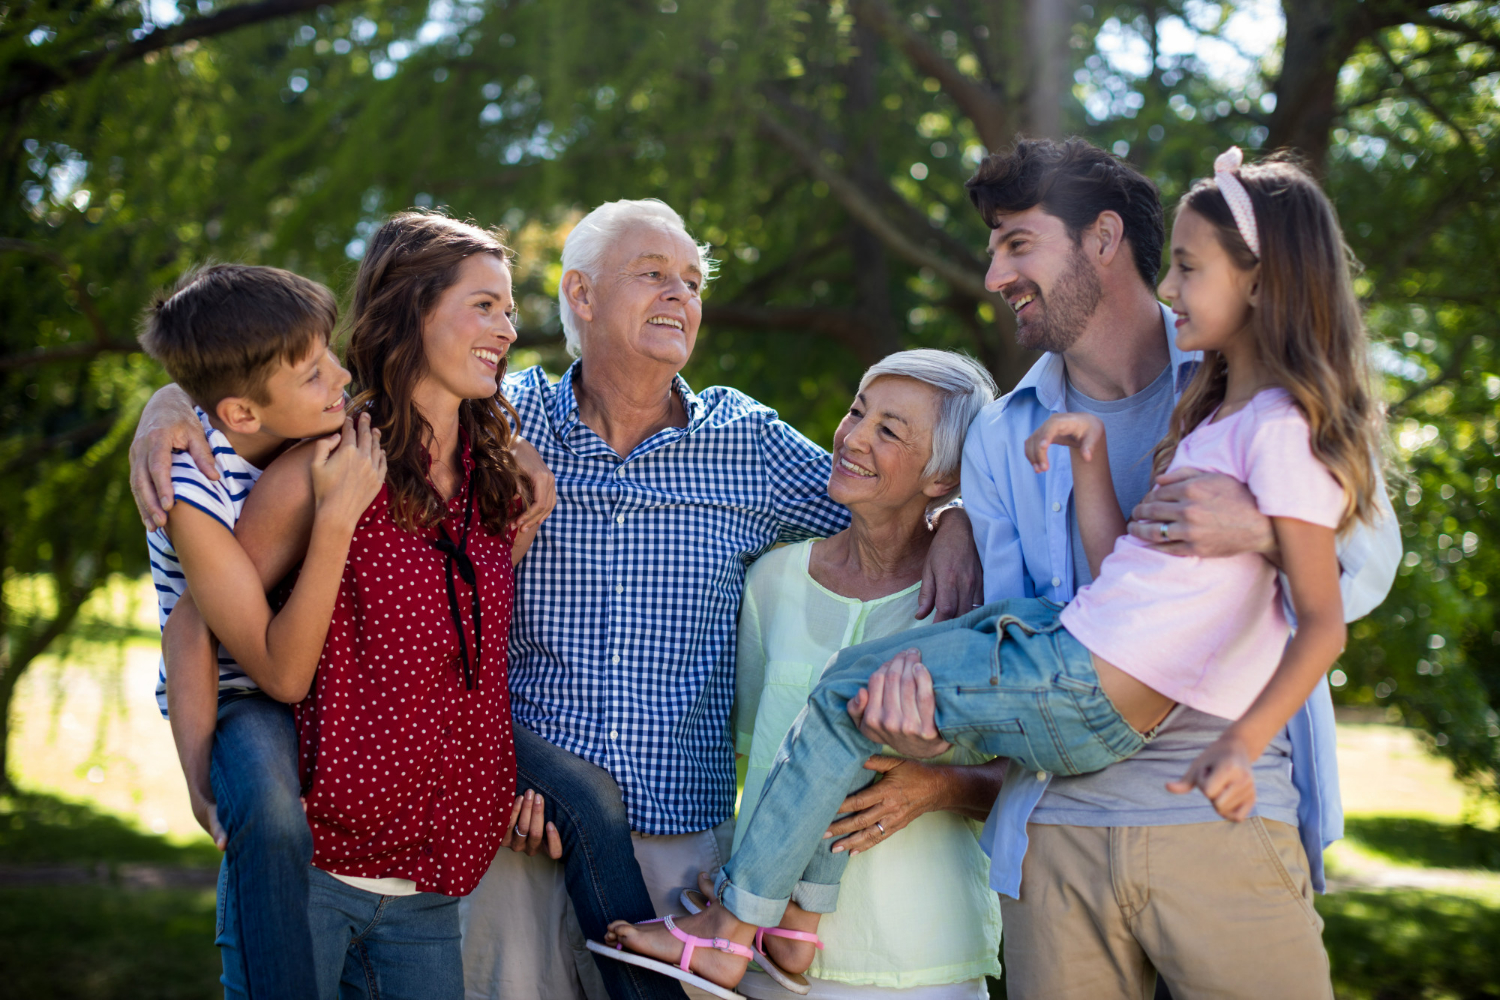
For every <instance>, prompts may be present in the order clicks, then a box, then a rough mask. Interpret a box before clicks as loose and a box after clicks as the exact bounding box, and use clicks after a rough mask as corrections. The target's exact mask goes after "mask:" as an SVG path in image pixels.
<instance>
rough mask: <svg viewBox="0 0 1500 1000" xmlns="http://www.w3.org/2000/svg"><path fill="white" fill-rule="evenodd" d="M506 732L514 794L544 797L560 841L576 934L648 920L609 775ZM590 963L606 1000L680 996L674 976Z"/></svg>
mask: <svg viewBox="0 0 1500 1000" xmlns="http://www.w3.org/2000/svg"><path fill="white" fill-rule="evenodd" d="M511 730H512V732H513V733H514V734H515V741H516V793H517V794H523V793H524V792H525V791H526V790H527V789H528V788H531V789H535V790H536V791H537V793H538V794H540V795H541V796H542V797H543V798H545V799H546V807H545V808H546V814H547V819H548V821H549V822H551V823H554V824H555V825H556V826H557V832H558V836H559V837H560V838H561V840H562V845H563V857H562V861H563V871H564V878H565V880H566V882H567V886H568V897H569V898H570V899H571V900H572V901H573V909H574V911H575V912H576V913H577V914H578V925H579V927H581V928H582V929H583V936H584V937H586V938H590V939H592V940H595V941H602V940H604V932H605V930H606V929H607V928H608V927H609V925H610V923H611V922H612V921H615V920H628V921H630V922H631V923H639V922H641V921H643V920H651V919H652V918H654V917H655V916H656V911H655V908H654V907H653V906H652V905H651V894H650V893H649V892H648V891H647V889H646V882H645V880H644V879H643V878H642V877H641V868H640V865H639V864H637V863H636V860H635V845H634V844H633V843H632V841H631V839H630V821H629V819H628V818H627V817H626V815H625V800H624V797H623V796H622V795H621V794H620V786H619V785H617V784H615V779H614V778H612V777H610V774H609V772H608V771H606V770H604V769H603V768H601V767H597V766H595V765H594V764H591V763H589V762H588V761H586V760H584V759H583V758H582V757H579V756H578V755H577V754H572V753H569V752H568V751H566V750H563V749H562V748H560V747H556V746H553V745H552V744H551V743H548V742H547V741H546V740H544V739H542V738H541V737H540V736H538V735H536V734H535V733H533V732H531V731H530V730H529V729H526V728H525V727H523V726H520V725H514V724H513V725H512V726H511ZM501 850H502V851H503V850H507V848H503V847H502V848H501ZM594 964H595V965H597V966H598V968H599V974H600V976H601V977H602V978H603V980H604V987H605V989H607V990H608V991H609V995H610V997H611V998H612V1000H685V997H686V994H685V993H683V991H682V987H681V986H680V985H679V984H678V982H677V980H675V979H669V978H668V977H666V976H662V975H658V974H657V973H654V972H649V971H647V970H645V969H641V968H638V967H636V966H634V965H627V964H625V963H624V962H615V961H611V960H609V959H604V960H602V961H601V960H599V959H597V958H596V959H595V962H594Z"/></svg>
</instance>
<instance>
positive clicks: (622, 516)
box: [615, 514, 625, 524]
mask: <svg viewBox="0 0 1500 1000" xmlns="http://www.w3.org/2000/svg"><path fill="white" fill-rule="evenodd" d="M615 520H616V521H617V522H619V523H620V524H624V523H625V515H624V514H621V515H620V516H619V517H617V518H615Z"/></svg>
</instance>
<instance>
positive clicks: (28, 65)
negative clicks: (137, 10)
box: [0, 0, 340, 108]
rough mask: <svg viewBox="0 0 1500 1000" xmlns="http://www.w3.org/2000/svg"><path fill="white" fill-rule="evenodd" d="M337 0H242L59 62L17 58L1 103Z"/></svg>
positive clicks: (0, 106)
mask: <svg viewBox="0 0 1500 1000" xmlns="http://www.w3.org/2000/svg"><path fill="white" fill-rule="evenodd" d="M338 2H340V0H260V2H259V3H246V4H240V5H238V6H235V7H228V8H225V9H224V10H221V11H218V12H217V13H214V14H210V15H209V16H207V17H195V18H190V19H188V20H186V21H183V22H181V23H180V24H174V25H171V26H170V27H166V28H157V29H156V30H154V31H152V32H150V33H149V34H147V35H144V36H143V37H141V38H138V39H136V40H134V41H132V42H121V41H120V40H119V39H110V40H109V41H107V42H105V43H104V48H103V49H100V50H97V51H94V52H82V53H79V54H78V55H74V56H70V57H68V58H66V59H64V60H63V61H62V63H61V64H60V65H56V66H49V65H47V64H45V63H40V62H34V61H31V60H27V61H26V62H24V63H23V62H21V61H20V60H18V61H17V62H16V63H14V64H13V65H14V66H15V67H16V68H18V69H19V70H20V73H19V74H17V78H16V79H15V80H13V81H12V82H11V83H10V84H9V85H8V86H6V87H5V88H4V90H0V108H4V107H10V106H11V105H13V104H18V103H20V102H21V101H24V100H27V99H28V98H32V97H36V96H38V95H40V94H44V93H46V92H47V91H49V90H55V89H56V88H58V87H61V86H64V85H65V84H68V83H72V82H73V81H74V80H78V79H81V78H83V77H86V76H88V75H90V74H92V73H94V72H95V71H96V70H99V69H101V68H103V67H105V66H111V67H112V66H118V65H120V64H122V63H128V62H134V61H136V60H137V59H142V58H145V57H146V56H147V55H149V54H150V53H152V52H157V51H159V50H161V49H165V48H169V47H171V46H173V45H181V44H182V43H183V42H188V41H192V40H193V39H195V38H208V37H211V36H213V35H221V34H223V33H224V32H226V31H233V30H235V29H236V28H243V27H246V26H247V25H251V24H259V23H261V22H262V21H271V20H275V19H276V18H278V17H286V16H287V15H289V14H299V13H301V12H302V11H305V10H312V9H313V8H315V7H319V6H322V5H324V4H329V5H331V4H335V3H338Z"/></svg>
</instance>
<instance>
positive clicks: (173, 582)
mask: <svg viewBox="0 0 1500 1000" xmlns="http://www.w3.org/2000/svg"><path fill="white" fill-rule="evenodd" d="M193 412H194V413H196V414H197V415H198V422H199V423H201V424H202V425H203V433H204V434H205V435H206V436H207V437H208V444H209V447H211V448H212V449H213V452H214V465H215V466H216V467H217V468H218V470H219V477H220V478H219V481H218V482H214V481H213V480H212V479H209V478H208V477H207V476H205V475H204V474H203V473H202V472H200V471H198V466H197V465H196V464H194V462H193V459H192V456H190V455H189V454H188V453H187V452H185V451H179V452H177V453H176V454H174V455H173V456H172V491H173V495H174V496H175V497H176V502H177V503H185V504H187V505H188V506H189V507H196V508H198V509H199V510H201V511H203V513H205V514H207V515H208V516H209V517H211V518H213V519H214V520H215V521H218V522H219V523H220V524H222V525H223V526H224V527H225V528H227V529H228V530H229V532H230V534H233V533H234V526H235V523H236V522H238V521H239V519H240V508H241V507H243V506H244V504H245V498H246V497H248V496H249V495H250V487H252V486H254V485H255V481H256V480H257V479H259V478H260V470H259V469H257V468H256V467H255V466H253V465H251V464H250V463H249V462H247V461H245V460H244V459H243V458H241V457H240V456H239V454H238V453H236V452H235V450H234V447H233V446H232V445H231V444H230V443H229V439H228V438H226V437H225V436H224V434H223V433H222V432H221V431H219V430H218V429H217V428H215V427H214V425H213V424H211V423H209V422H208V414H207V413H204V412H203V410H202V409H201V408H199V407H196V406H195V407H193ZM146 545H147V547H148V548H149V549H150V550H151V580H152V582H153V583H155V584H156V605H157V608H158V610H159V611H160V618H161V625H162V627H163V628H165V627H166V625H167V616H168V615H170V614H171V613H172V609H173V608H175V607H176V606H177V599H178V598H180V597H181V596H182V594H183V591H184V590H186V589H187V577H185V576H184V575H183V572H182V563H180V562H178V561H177V550H176V549H174V548H173V547H172V540H171V539H170V538H168V537H167V533H166V532H165V531H163V530H162V529H160V528H157V529H156V530H155V531H151V532H147V534H146ZM218 652H219V692H220V693H221V694H222V693H223V692H224V691H231V690H232V691H242V690H245V689H251V690H253V689H254V688H255V686H256V685H255V682H254V681H252V680H251V679H250V678H249V677H247V676H246V675H245V672H244V671H243V670H241V669H240V665H239V664H238V663H236V662H234V658H233V657H231V656H230V655H229V654H228V653H227V652H225V650H224V647H222V646H220V647H219V650H218ZM156 704H157V706H158V707H159V708H160V709H161V714H162V718H166V715H167V661H166V660H165V659H163V660H162V661H161V665H160V666H159V667H158V668H157V672H156Z"/></svg>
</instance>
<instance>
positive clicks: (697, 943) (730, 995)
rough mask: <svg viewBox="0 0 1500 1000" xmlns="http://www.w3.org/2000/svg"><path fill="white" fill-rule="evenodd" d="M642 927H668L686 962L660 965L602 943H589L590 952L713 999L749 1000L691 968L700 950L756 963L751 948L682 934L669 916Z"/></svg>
mask: <svg viewBox="0 0 1500 1000" xmlns="http://www.w3.org/2000/svg"><path fill="white" fill-rule="evenodd" d="M642 923H648V924H658V923H663V924H666V925H667V933H669V934H671V935H672V936H673V937H674V938H676V939H677V940H679V941H681V942H682V958H681V960H679V961H678V963H677V964H676V965H671V964H669V963H667V962H663V961H660V960H659V959H655V958H648V957H646V956H645V955H642V954H639V953H637V952H633V951H626V950H625V946H624V945H623V944H617V945H615V946H614V947H610V946H609V945H606V944H601V943H600V942H598V941H589V942H586V943H587V945H588V949H589V951H592V952H593V953H594V954H596V955H604V956H607V957H609V958H612V959H614V960H615V961H617V962H624V963H626V964H627V965H636V966H639V967H641V968H642V969H650V970H651V971H652V972H659V973H661V974H662V975H664V976H669V977H671V978H672V979H676V980H679V981H681V982H684V983H687V984H689V985H691V986H696V987H698V989H700V990H703V991H704V992H706V993H710V994H712V995H713V996H716V997H720V998H722V1000H746V997H745V995H744V994H742V993H737V992H735V991H734V990H732V989H730V988H729V987H727V986H720V985H719V984H718V983H716V982H713V981H712V980H709V979H704V978H703V977H702V976H700V975H698V974H697V973H696V972H694V971H692V968H691V965H692V961H693V952H695V951H697V950H698V949H699V948H713V949H714V950H716V951H722V952H724V953H725V954H726V955H738V956H739V957H740V958H745V959H750V960H752V961H753V960H754V958H755V952H753V951H751V950H750V949H749V948H746V947H745V946H744V945H742V944H737V943H736V942H734V941H730V940H729V939H728V938H701V937H696V936H695V935H692V934H689V933H687V932H686V931H683V930H679V929H678V928H677V925H676V924H675V923H673V922H672V918H671V917H669V916H668V917H658V918H657V919H656V920H646V921H642Z"/></svg>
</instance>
